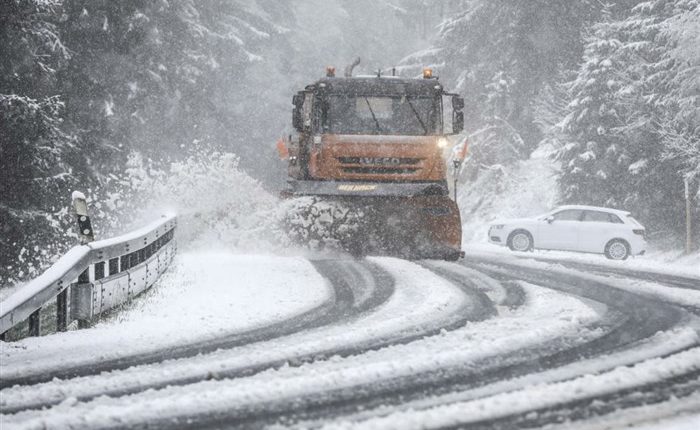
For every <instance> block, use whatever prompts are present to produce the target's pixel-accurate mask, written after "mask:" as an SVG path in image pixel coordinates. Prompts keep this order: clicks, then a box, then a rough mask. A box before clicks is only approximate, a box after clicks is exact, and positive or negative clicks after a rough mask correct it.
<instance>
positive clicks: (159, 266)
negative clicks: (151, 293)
mask: <svg viewBox="0 0 700 430" xmlns="http://www.w3.org/2000/svg"><path fill="white" fill-rule="evenodd" d="M74 200H75V197H74ZM78 224H79V228H80V229H81V231H80V232H81V235H88V233H89V237H90V238H91V237H92V231H91V227H90V224H89V217H87V216H86V215H85V216H81V215H80V212H78ZM86 225H87V229H83V228H84V227H85V226H86ZM176 225H177V217H176V216H175V215H169V216H163V217H161V218H160V219H159V220H157V221H155V222H153V223H151V224H149V225H147V226H145V227H143V228H141V229H139V230H136V231H133V232H131V233H128V234H125V235H123V236H119V237H115V238H111V239H105V240H100V241H96V242H90V243H85V244H83V245H79V246H76V247H74V248H72V249H71V250H69V251H68V252H67V253H66V254H65V255H64V256H63V257H61V258H60V259H59V260H58V261H57V262H56V263H54V264H53V265H52V266H51V267H50V268H49V269H48V270H46V272H44V273H43V274H42V275H41V276H39V277H38V278H36V279H34V280H32V281H30V282H29V283H27V284H26V285H24V286H23V287H21V288H20V289H19V290H18V291H16V292H14V293H13V294H12V295H10V296H9V297H7V298H6V299H5V300H3V301H2V302H0V336H1V337H2V339H3V340H5V339H9V338H12V339H17V338H21V337H25V335H29V336H38V335H40V334H41V331H42V321H45V320H46V321H49V322H51V318H47V317H46V315H42V309H43V310H47V309H51V312H50V313H53V309H55V318H56V319H55V323H56V331H65V330H67V328H68V327H69V325H70V324H72V323H73V322H75V321H77V322H78V327H86V326H89V325H90V324H91V322H92V321H93V320H94V319H95V318H96V317H97V316H99V315H100V314H102V313H104V312H106V311H109V310H110V309H113V308H115V307H117V306H119V305H121V304H123V303H126V302H127V301H129V300H131V299H132V298H133V297H135V296H136V295H138V294H140V293H141V292H143V291H144V290H146V289H147V288H149V287H150V286H152V285H153V284H154V283H155V281H156V280H157V279H158V277H159V276H160V275H161V274H162V273H163V272H164V271H165V269H166V268H167V267H168V266H169V265H170V262H171V261H172V259H173V257H174V256H175V253H176V251H177V245H176V243H175V240H174V233H175V227H176ZM86 232H87V233H86ZM54 300H55V301H54ZM44 313H45V312H44ZM24 321H27V323H28V324H26V325H24V327H18V326H20V325H22V324H20V323H23V322H24ZM16 331H19V332H17V333H15V332H16ZM25 332H26V333H25ZM8 334H9V336H8Z"/></svg>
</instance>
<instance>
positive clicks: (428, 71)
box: [423, 67, 433, 79]
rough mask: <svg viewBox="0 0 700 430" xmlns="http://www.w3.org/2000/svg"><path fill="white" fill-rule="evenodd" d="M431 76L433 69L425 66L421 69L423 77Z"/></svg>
mask: <svg viewBox="0 0 700 430" xmlns="http://www.w3.org/2000/svg"><path fill="white" fill-rule="evenodd" d="M432 77H433V69H431V68H430V67H426V68H424V69H423V79H430V78H432Z"/></svg>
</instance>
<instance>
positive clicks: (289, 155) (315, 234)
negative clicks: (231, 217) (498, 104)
mask: <svg viewBox="0 0 700 430" xmlns="http://www.w3.org/2000/svg"><path fill="white" fill-rule="evenodd" d="M358 63H359V59H358V60H356V61H355V62H354V63H353V64H352V65H350V66H348V68H346V70H345V76H344V77H336V76H335V69H334V68H332V67H329V68H327V69H326V76H325V77H324V78H322V79H320V80H318V81H316V82H315V83H313V84H311V85H308V86H306V88H304V90H303V91H299V92H298V93H297V94H296V95H295V96H294V97H293V101H292V102H293V114H292V123H293V127H294V130H295V131H296V133H295V134H293V135H289V136H288V137H287V138H286V139H280V141H278V145H277V146H278V150H279V151H280V156H281V157H282V158H284V159H287V161H288V175H289V177H288V180H287V188H286V189H285V190H284V191H283V193H282V195H283V197H286V198H291V199H296V200H297V204H296V205H294V206H293V209H290V211H291V212H293V213H290V214H289V215H288V220H290V222H289V223H288V229H292V230H295V234H294V235H292V236H293V237H296V238H297V239H299V240H301V241H312V240H316V241H323V240H328V239H329V237H330V239H331V240H334V241H336V243H338V244H340V247H341V248H343V249H344V250H346V251H349V252H351V253H352V254H353V255H356V256H361V255H367V254H370V253H372V254H380V255H393V256H400V257H403V258H438V259H446V260H457V259H458V258H460V256H463V253H462V251H461V241H462V227H461V220H460V214H459V210H458V208H457V205H456V203H455V202H454V200H452V199H451V198H450V192H449V189H448V185H447V163H446V161H445V153H446V151H447V150H448V149H449V148H448V146H449V145H450V143H449V140H448V139H447V136H448V135H451V134H457V133H459V132H461V131H462V128H463V124H464V116H463V113H462V109H463V107H464V100H463V99H462V98H461V97H459V96H458V95H457V94H450V93H448V92H446V91H445V89H444V88H443V86H442V85H441V83H440V82H439V80H438V79H437V78H436V77H433V73H432V70H431V69H424V70H423V76H422V77H421V78H403V77H398V76H395V71H392V72H391V75H389V76H383V75H382V73H381V72H380V71H378V72H377V74H376V75H371V76H357V77H353V76H352V70H353V68H354V66H356V65H357V64H358ZM387 75H388V74H387ZM319 224H320V225H321V226H322V227H321V228H320V230H323V232H319V231H318V230H319Z"/></svg>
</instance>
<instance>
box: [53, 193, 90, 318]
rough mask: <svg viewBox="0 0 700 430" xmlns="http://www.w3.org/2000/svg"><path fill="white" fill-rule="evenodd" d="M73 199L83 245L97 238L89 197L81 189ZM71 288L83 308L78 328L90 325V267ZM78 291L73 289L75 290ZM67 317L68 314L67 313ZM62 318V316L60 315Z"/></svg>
mask: <svg viewBox="0 0 700 430" xmlns="http://www.w3.org/2000/svg"><path fill="white" fill-rule="evenodd" d="M71 198H72V199H73V210H74V211H75V221H76V223H77V227H78V236H79V237H80V243H81V245H85V244H87V243H90V242H92V241H94V240H95V232H94V230H93V229H92V222H91V221H90V215H89V214H88V206H87V199H86V198H85V195H84V194H83V193H81V192H80V191H73V195H72V196H71ZM69 288H70V289H71V295H73V294H75V295H76V296H79V297H75V298H72V300H73V299H75V300H73V302H74V303H71V304H74V305H76V306H78V305H80V307H81V308H82V309H81V311H80V312H76V314H79V315H81V316H82V317H83V318H78V328H87V327H90V324H91V319H92V306H91V304H92V284H90V273H89V269H86V270H84V271H83V272H82V273H81V274H80V276H79V277H78V282H77V283H76V284H73V285H71V286H70V287H69ZM74 289H75V290H77V291H73V290H74ZM67 298H68V297H67V294H66V296H65V297H64V298H63V299H64V300H65V302H64V303H66V304H67ZM66 317H67V315H66ZM59 318H60V316H59Z"/></svg>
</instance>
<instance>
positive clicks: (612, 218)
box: [608, 214, 624, 224]
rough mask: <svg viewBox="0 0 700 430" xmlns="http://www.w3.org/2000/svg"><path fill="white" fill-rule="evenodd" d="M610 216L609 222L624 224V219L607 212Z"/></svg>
mask: <svg viewBox="0 0 700 430" xmlns="http://www.w3.org/2000/svg"><path fill="white" fill-rule="evenodd" d="M608 215H609V216H610V222H611V223H613V224H624V221H622V220H621V219H620V217H619V216H617V215H615V214H608Z"/></svg>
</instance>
